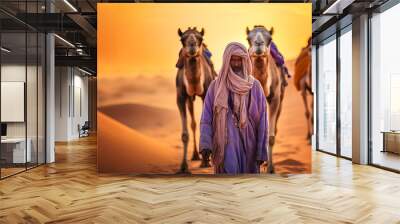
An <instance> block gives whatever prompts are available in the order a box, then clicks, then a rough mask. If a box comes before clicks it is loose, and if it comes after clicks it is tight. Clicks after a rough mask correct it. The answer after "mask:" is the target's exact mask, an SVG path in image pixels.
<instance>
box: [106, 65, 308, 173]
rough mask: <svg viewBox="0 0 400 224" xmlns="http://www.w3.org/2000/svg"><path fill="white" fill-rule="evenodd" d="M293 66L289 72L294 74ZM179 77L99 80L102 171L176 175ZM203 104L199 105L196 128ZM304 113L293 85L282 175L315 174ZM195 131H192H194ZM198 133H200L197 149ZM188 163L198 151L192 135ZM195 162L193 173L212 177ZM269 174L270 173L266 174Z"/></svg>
mask: <svg viewBox="0 0 400 224" xmlns="http://www.w3.org/2000/svg"><path fill="white" fill-rule="evenodd" d="M292 68H293V62H290V63H289V69H290V70H291V71H293V69H292ZM174 78H175V76H170V77H169V76H136V77H132V78H118V79H107V80H101V79H100V80H99V109H98V111H99V116H98V123H99V133H98V137H99V138H98V147H99V151H98V152H99V153H98V154H99V155H98V156H99V159H98V167H99V171H100V172H124V173H126V172H129V173H174V172H175V171H177V170H178V169H179V164H180V161H181V159H182V154H183V144H182V142H181V121H180V116H179V112H178V108H177V106H176V101H175V99H176V96H175V86H174ZM201 106H202V101H201V99H200V98H197V99H196V102H195V120H196V121H197V124H198V125H197V129H198V127H199V122H200V116H201ZM304 113H305V109H304V106H303V101H302V98H301V95H300V93H299V92H298V91H297V90H296V89H295V87H294V84H293V80H292V79H290V80H289V86H288V88H287V89H286V94H285V99H284V102H283V109H282V114H281V117H280V119H279V123H278V133H277V139H276V144H275V146H274V150H273V153H274V154H273V160H274V164H275V171H276V172H277V173H309V172H311V146H310V145H308V144H307V141H306V138H305V137H306V127H307V126H306V119H305V115H304ZM188 119H189V120H188V121H189V124H190V116H189V117H188ZM189 130H190V126H189ZM198 139H199V130H197V131H196V140H197V144H198ZM189 141H190V142H189V154H188V159H190V158H191V153H192V150H193V144H194V143H193V134H192V132H191V130H190V140H189ZM199 165H200V162H199V161H193V162H190V169H191V171H192V173H202V174H204V173H205V174H207V173H213V169H212V168H207V169H204V168H199ZM263 172H265V168H264V169H263Z"/></svg>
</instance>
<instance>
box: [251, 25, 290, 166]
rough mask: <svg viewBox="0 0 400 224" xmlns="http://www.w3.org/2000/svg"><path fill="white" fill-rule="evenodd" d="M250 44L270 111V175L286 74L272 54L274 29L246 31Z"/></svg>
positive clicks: (257, 76) (258, 26)
mask: <svg viewBox="0 0 400 224" xmlns="http://www.w3.org/2000/svg"><path fill="white" fill-rule="evenodd" d="M246 34H247V40H248V42H249V45H250V48H249V54H250V58H251V61H252V64H253V75H254V77H255V78H256V79H257V80H258V81H260V83H261V86H262V88H263V90H264V94H265V97H266V99H267V109H268V122H269V123H268V134H269V142H268V143H269V144H268V167H267V171H268V172H269V173H273V172H274V167H273V162H272V150H273V146H274V144H275V136H276V134H277V123H278V119H279V116H280V113H281V110H282V100H283V97H284V93H285V84H284V83H285V82H284V78H285V76H284V74H282V73H283V71H282V69H280V68H279V67H278V66H277V65H276V63H275V60H274V59H273V57H272V55H271V52H270V44H271V41H272V34H273V28H271V30H267V29H266V28H265V27H264V26H260V25H256V26H254V28H253V29H252V30H250V29H249V28H248V27H247V29H246Z"/></svg>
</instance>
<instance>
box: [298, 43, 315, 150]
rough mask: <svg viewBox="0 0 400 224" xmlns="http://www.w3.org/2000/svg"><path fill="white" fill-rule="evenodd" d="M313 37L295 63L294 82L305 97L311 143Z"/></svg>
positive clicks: (308, 135)
mask: <svg viewBox="0 0 400 224" xmlns="http://www.w3.org/2000/svg"><path fill="white" fill-rule="evenodd" d="M311 78H312V77H311V38H309V39H308V44H307V46H306V47H304V48H303V49H302V50H301V52H300V54H299V56H298V57H297V59H296V63H295V73H294V84H295V86H296V88H297V90H299V91H300V92H301V96H302V97H303V102H304V107H305V108H306V113H305V115H306V119H307V137H306V138H307V140H308V143H309V144H311V135H312V133H313V128H312V127H313V109H312V108H313V104H314V102H313V98H312V96H313V92H312V84H311V80H312V79H311ZM309 95H311V104H309V103H308V96H309Z"/></svg>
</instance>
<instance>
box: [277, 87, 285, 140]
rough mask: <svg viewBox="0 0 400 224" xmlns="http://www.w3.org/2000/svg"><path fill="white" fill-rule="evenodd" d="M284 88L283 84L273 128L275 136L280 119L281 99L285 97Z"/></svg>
mask: <svg viewBox="0 0 400 224" xmlns="http://www.w3.org/2000/svg"><path fill="white" fill-rule="evenodd" d="M285 88H286V87H285V86H284V85H283V83H282V84H281V96H280V99H281V100H280V102H279V110H278V115H276V127H275V135H276V134H277V133H278V121H279V118H280V117H281V112H282V102H283V98H284V96H285Z"/></svg>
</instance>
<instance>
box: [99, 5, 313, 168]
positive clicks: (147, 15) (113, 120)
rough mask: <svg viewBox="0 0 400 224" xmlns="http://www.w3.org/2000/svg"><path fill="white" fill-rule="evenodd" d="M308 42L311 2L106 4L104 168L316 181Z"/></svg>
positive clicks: (102, 35)
mask: <svg viewBox="0 0 400 224" xmlns="http://www.w3.org/2000/svg"><path fill="white" fill-rule="evenodd" d="M126 27H129V29H128V30H126ZM310 37H311V4H307V3H304V4H300V3H296V4H267V3H266V4H247V3H243V4H229V3H221V4H200V3H196V4H195V3H190V4H189V3H186V4H179V3H171V4H157V3H143V4H142V3H139V4H111V3H102V4H99V5H98V146H97V147H98V170H99V172H105V173H110V172H113V173H132V174H175V173H183V174H189V173H192V174H242V173H260V174H267V173H287V174H295V173H310V172H311V146H310V137H311V134H312V117H313V114H312V104H313V93H312V91H311V69H310V67H311V56H310V54H311V53H310V52H311V49H310Z"/></svg>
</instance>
